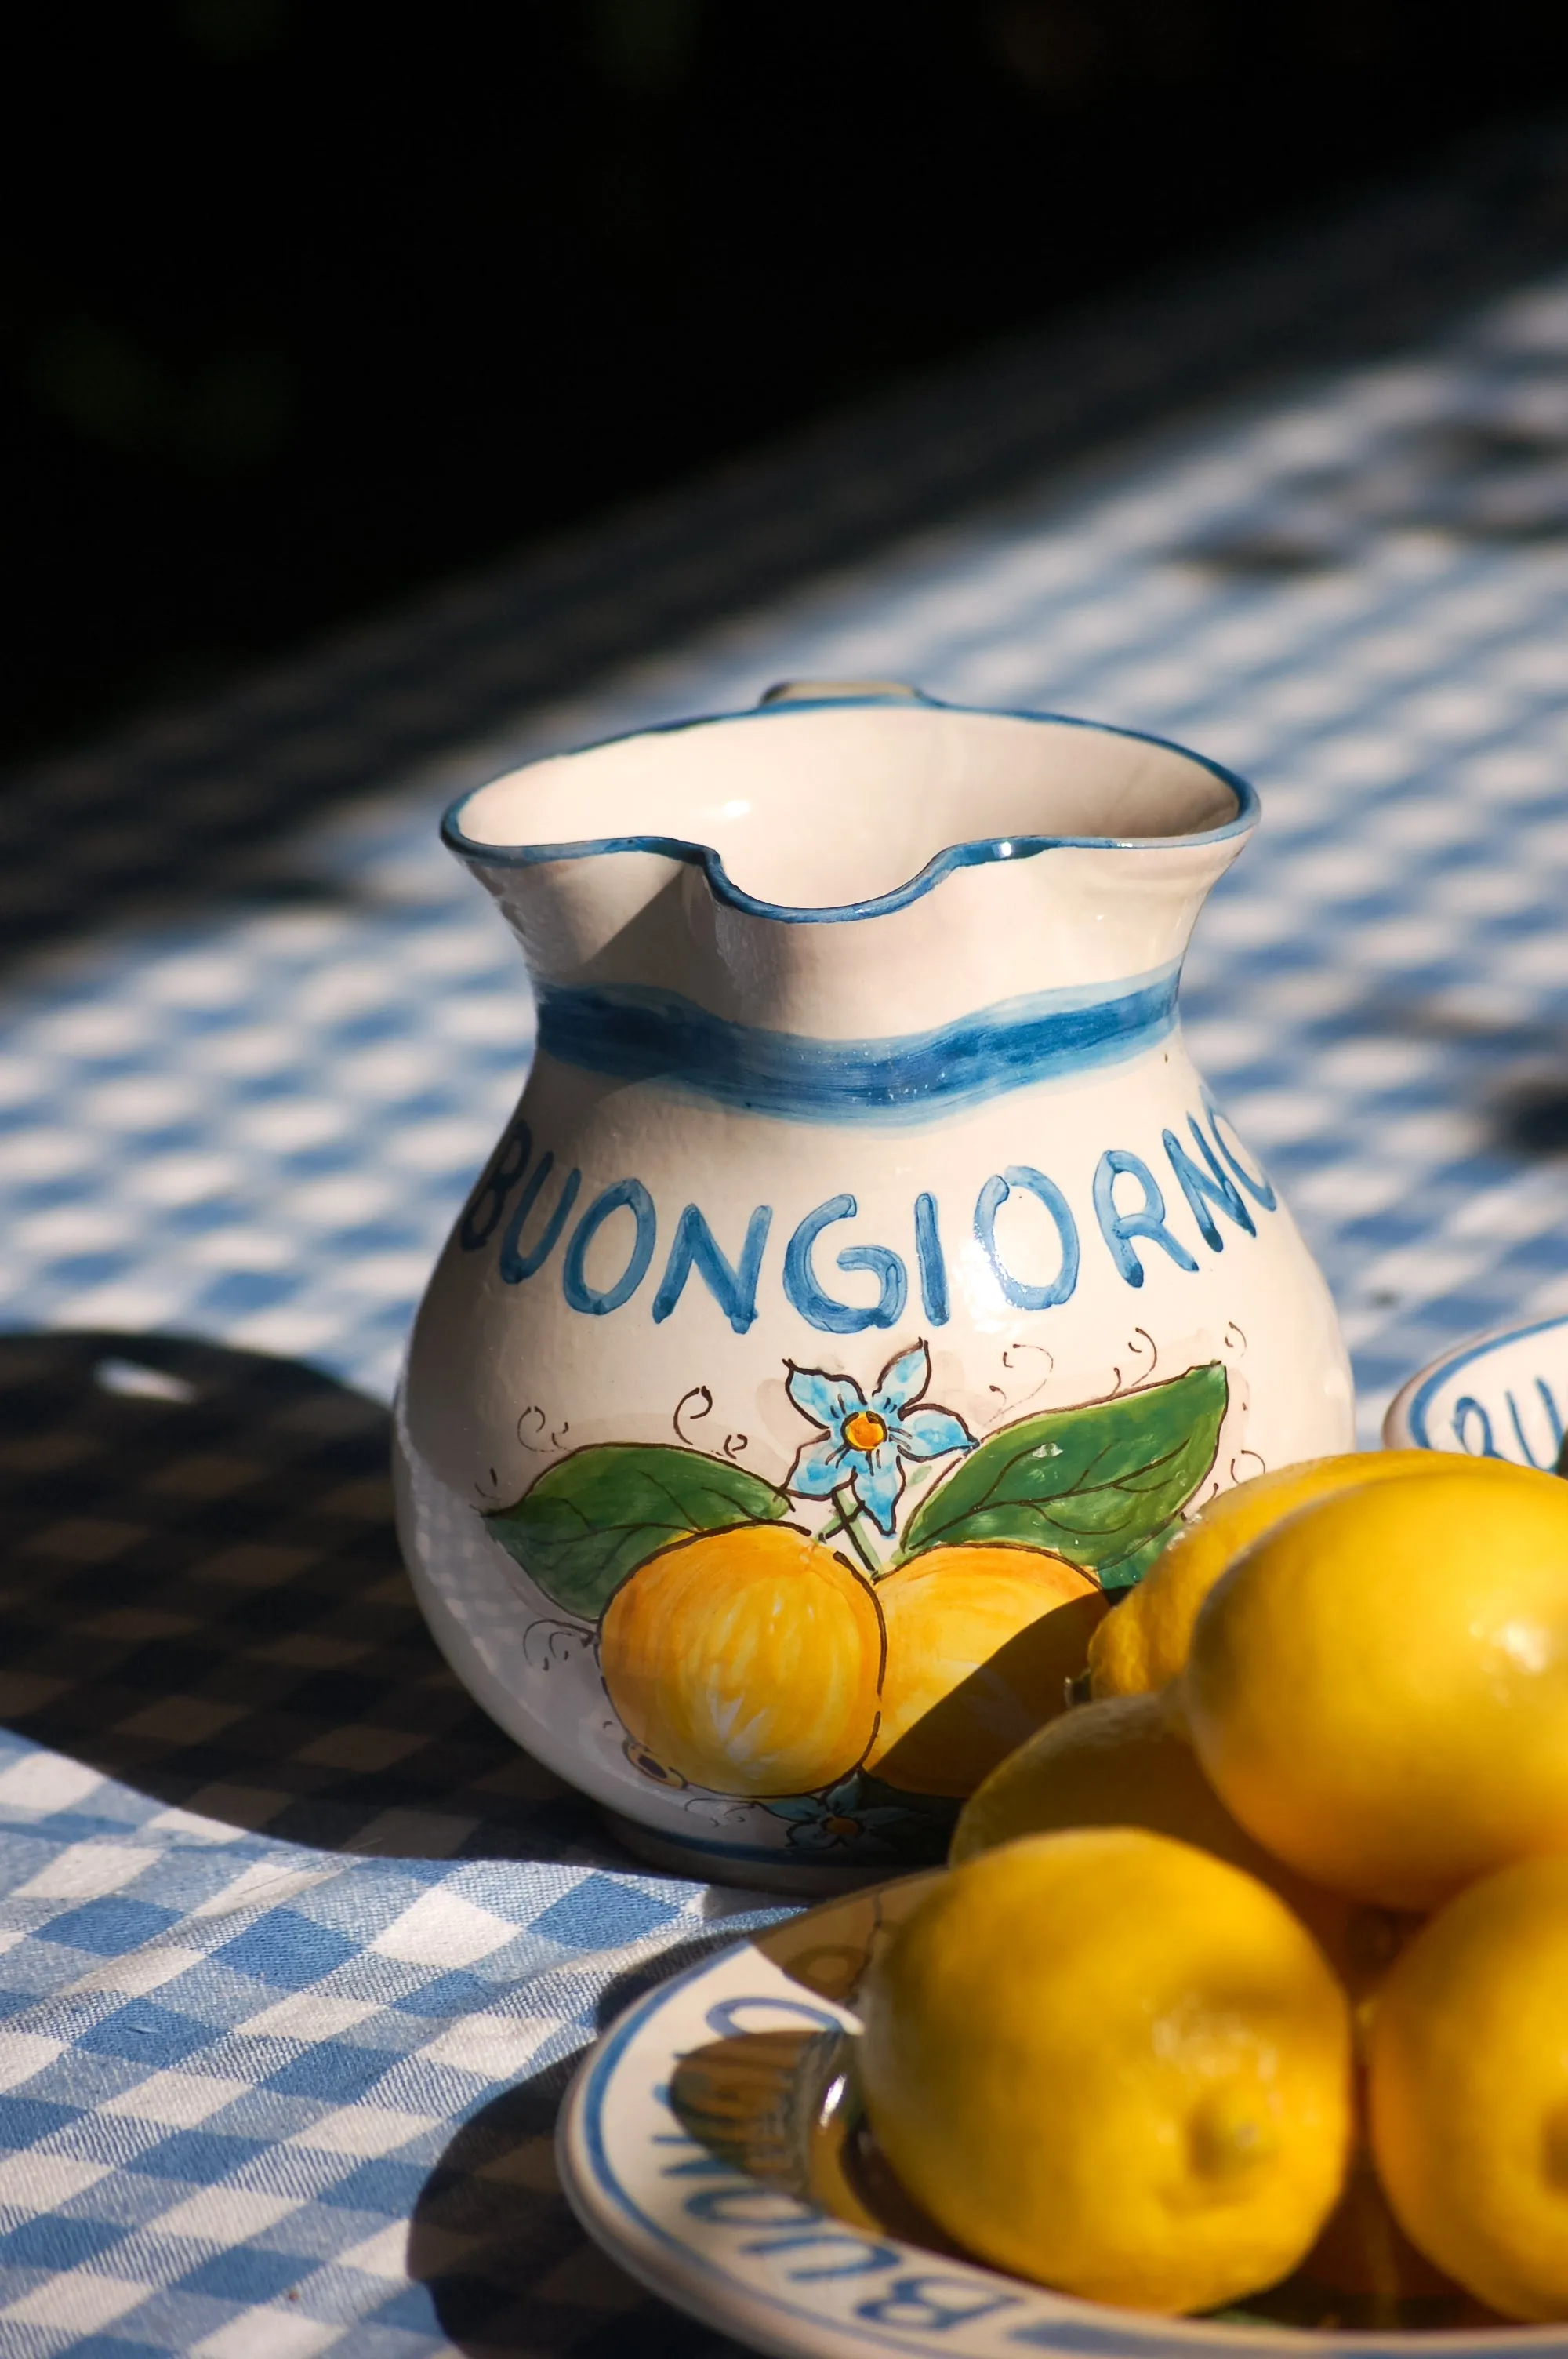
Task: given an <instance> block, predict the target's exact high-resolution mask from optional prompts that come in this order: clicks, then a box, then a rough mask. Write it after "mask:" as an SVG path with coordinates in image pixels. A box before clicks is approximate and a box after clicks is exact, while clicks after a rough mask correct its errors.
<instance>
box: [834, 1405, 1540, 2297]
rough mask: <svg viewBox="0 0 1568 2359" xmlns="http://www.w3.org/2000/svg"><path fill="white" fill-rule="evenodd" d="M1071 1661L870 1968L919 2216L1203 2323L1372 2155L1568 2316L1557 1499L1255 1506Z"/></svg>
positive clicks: (1430, 1488)
mask: <svg viewBox="0 0 1568 2359" xmlns="http://www.w3.org/2000/svg"><path fill="white" fill-rule="evenodd" d="M1090 1669H1091V1674H1092V1679H1091V1685H1092V1692H1093V1696H1094V1699H1095V1700H1094V1701H1091V1702H1088V1703H1087V1704H1084V1705H1082V1706H1080V1707H1078V1708H1076V1709H1075V1710H1073V1711H1071V1712H1067V1713H1066V1714H1065V1716H1064V1717H1062V1718H1061V1719H1059V1720H1057V1721H1055V1722H1054V1723H1052V1724H1051V1725H1049V1726H1048V1727H1046V1728H1044V1729H1043V1730H1042V1731H1041V1732H1040V1734H1038V1735H1036V1736H1035V1737H1033V1738H1032V1739H1031V1740H1030V1742H1029V1743H1028V1744H1026V1745H1023V1746H1022V1748H1021V1749H1020V1750H1019V1751H1018V1752H1017V1753H1015V1754H1013V1755H1012V1756H1011V1758H1009V1759H1008V1760H1007V1761H1005V1762H1004V1763H1003V1764H1002V1766H1001V1767H1000V1768H999V1769H997V1770H995V1771H993V1773H992V1774H991V1776H990V1777H989V1778H988V1779H987V1780H986V1782H985V1784H984V1785H982V1786H981V1787H980V1788H979V1791H978V1792H977V1793H976V1794H975V1795H974V1796H973V1798H972V1799H971V1800H970V1801H969V1803H968V1806H967V1807H966V1809H965V1810H964V1813H963V1815H962V1817H961V1819H960V1821H959V1822H958V1827H957V1835H956V1837H955V1841H954V1845H953V1854H952V1857H953V1863H954V1864H953V1867H952V1870H951V1872H950V1873H949V1874H948V1875H946V1876H944V1877H943V1878H942V1879H941V1881H940V1882H939V1883H938V1884H937V1885H936V1886H935V1887H934V1888H933V1890H932V1891H931V1892H930V1893H929V1894H928V1895H926V1896H925V1897H924V1898H923V1899H922V1900H921V1902H920V1904H919V1905H918V1907H917V1908H915V1910H914V1913H913V1914H912V1915H911V1916H910V1917H909V1918H908V1919H907V1920H906V1921H905V1922H904V1924H903V1926H902V1927H901V1928H900V1929H899V1930H898V1931H897V1932H896V1933H895V1934H894V1935H893V1936H892V1940H890V1941H889V1943H888V1945H887V1947H886V1949H885V1950H884V1951H882V1953H881V1956H880V1957H879V1958H878V1960H877V1961H876V1962H875V1963H874V1965H873V1967H872V1969H871V1973H870V1975H869V1977H868V1982H867V1986H866V1988H865V1990H864V1992H863V1995H862V2015H863V2021H864V2037H863V2039H862V2041H861V2043H860V2050H861V2060H860V2075H861V2081H862V2085H863V2091H864V2096H865V2102H866V2106H867V2111H868V2114H869V2116H870V2119H871V2125H872V2127H873V2129H874V2131H875V2133H876V2135H877V2137H878V2140H879V2143H880V2144H881V2147H882V2148H883V2150H884V2152H885V2153H886V2155H887V2157H888V2159H889V2161H890V2162H891V2163H892V2167H893V2169H894V2170H895V2171H897V2173H898V2174H899V2175H900V2177H901V2178H902V2179H903V2181H904V2183H905V2185H906V2186H907V2188H908V2189H909V2190H910V2192H911V2193H912V2194H913V2195H914V2197H915V2198H916V2199H917V2201H920V2202H921V2203H923V2204H924V2206H925V2209H926V2210H927V2212H929V2213H930V2214H931V2215H932V2217H933V2218H934V2219H935V2221H936V2222H937V2223H939V2224H940V2225H941V2226H942V2227H943V2228H944V2229H945V2230H946V2231H947V2233H948V2234H951V2235H953V2236H955V2237H957V2239H958V2240H959V2241H960V2242H961V2243H962V2244H963V2245H967V2246H968V2248H969V2249H970V2250H971V2251H973V2252H974V2253H976V2254H977V2255H978V2256H980V2257H982V2258H984V2259H987V2260H989V2261H992V2262H994V2263H996V2264H998V2265H1000V2267H1005V2268H1008V2269H1011V2270H1014V2271H1016V2272H1018V2273H1019V2274H1021V2275H1022V2276H1026V2277H1033V2278H1037V2279H1039V2280H1041V2281H1042V2282H1044V2283H1045V2284H1048V2285H1052V2286H1055V2287H1058V2288H1061V2289H1062V2290H1064V2291H1065V2292H1069V2293H1074V2294H1078V2295H1081V2296H1086V2297H1088V2298H1091V2299H1099V2300H1104V2301H1109V2302H1117V2303H1124V2304H1128V2305H1130V2306H1133V2307H1137V2308H1141V2309H1147V2310H1164V2311H1187V2310H1209V2309H1214V2308H1217V2307H1221V2306H1224V2305H1227V2304H1229V2303H1233V2302H1236V2301H1238V2300H1240V2299H1243V2298H1244V2297H1246V2296H1247V2295H1249V2294H1252V2293H1255V2292H1258V2291H1260V2290H1261V2289H1263V2288H1267V2287H1270V2286H1272V2285H1274V2284H1276V2283H1278V2282H1279V2281H1280V2280H1281V2278H1283V2277H1287V2276H1288V2275H1289V2274H1290V2273H1291V2272H1292V2270H1294V2269H1296V2268H1297V2267H1299V2266H1300V2264H1301V2263H1302V2262H1303V2259H1304V2258H1305V2257H1306V2256H1307V2255H1308V2254H1309V2252H1310V2251H1311V2250H1312V2248H1313V2247H1314V2245H1315V2244H1316V2243H1317V2241H1318V2239H1319V2237H1320V2235H1321V2234H1322V2233H1323V2231H1324V2229H1325V2223H1329V2222H1330V2221H1331V2219H1332V2218H1333V2217H1335V2216H1336V2208H1337V2207H1340V2206H1341V2205H1342V2203H1343V2201H1345V2197H1346V2188H1347V2186H1348V2185H1350V2184H1351V2183H1352V2181H1353V2180H1354V2178H1355V2176H1356V2175H1357V2173H1358V2172H1359V2173H1363V2174H1364V2173H1365V2172H1366V2171H1367V2169H1368V2162H1369V2166H1370V2169H1371V2170H1372V2171H1374V2172H1375V2174H1376V2179H1377V2180H1378V2181H1379V2182H1380V2186H1381V2189H1382V2191H1383V2195H1384V2196H1385V2197H1386V2199H1387V2203H1388V2205H1389V2206H1390V2208H1391V2211H1392V2213H1393V2215H1394V2218H1395V2219H1396V2220H1397V2222H1398V2223H1399V2226H1400V2228H1401V2229H1402V2230H1403V2232H1404V2234H1405V2235H1406V2236H1408V2238H1409V2239H1410V2242H1411V2245H1413V2246H1414V2248H1415V2251H1416V2253H1417V2254H1418V2255H1421V2256H1425V2259H1426V2260H1427V2261H1428V2262H1430V2263H1431V2264H1433V2265H1434V2267H1435V2268H1436V2269H1438V2270H1440V2271H1442V2272H1444V2273H1445V2274H1446V2276H1447V2277H1449V2278H1451V2279H1452V2280H1454V2282H1455V2283H1456V2284H1457V2285H1458V2286H1460V2287H1462V2288H1465V2291H1466V2292H1467V2293H1468V2294H1469V2295H1471V2296H1472V2297H1474V2298H1475V2299H1477V2300H1478V2301H1480V2302H1482V2303H1484V2304H1486V2305H1487V2306H1488V2307H1489V2308H1490V2309H1492V2310H1495V2311H1498V2312H1499V2313H1501V2314H1502V2315H1503V2316H1505V2317H1509V2318H1515V2319H1522V2320H1533V2321H1544V2320H1550V2319H1561V2318H1564V2317H1568V1483H1564V1482H1563V1481H1560V1480H1559V1479H1558V1478H1556V1477H1555V1476H1552V1475H1548V1474H1542V1473H1532V1472H1531V1471H1530V1470H1528V1469H1523V1468H1516V1467H1511V1466H1507V1465H1504V1464H1502V1463H1501V1462H1486V1461H1472V1460H1468V1459H1460V1458H1454V1457H1451V1458H1434V1457H1433V1456H1432V1455H1430V1454H1427V1453H1423V1452H1417V1451H1405V1452H1388V1453H1385V1454H1383V1455H1381V1456H1367V1457H1350V1458H1342V1459H1333V1460H1322V1461H1317V1462H1313V1463H1311V1464H1309V1465H1306V1466H1303V1467H1293V1468H1289V1469H1286V1470H1283V1471H1281V1473H1275V1474H1271V1475H1265V1476H1262V1477H1260V1479H1259V1480H1257V1481H1256V1482H1252V1483H1249V1484H1243V1485H1241V1486H1240V1487H1239V1488H1238V1489H1236V1490H1234V1491H1231V1492H1229V1493H1227V1494H1225V1495H1223V1496H1221V1497H1220V1498H1218V1499H1217V1500H1216V1501H1214V1502H1213V1503H1212V1504H1211V1505H1210V1506H1208V1507H1207V1508H1206V1509H1205V1511H1204V1512H1203V1514H1202V1515H1201V1516H1199V1517H1197V1518H1196V1519H1195V1522H1194V1523H1193V1524H1191V1525H1190V1526H1189V1527H1188V1528H1187V1530H1186V1531H1185V1532H1184V1534H1183V1536H1182V1537H1181V1538H1179V1539H1178V1540H1177V1541H1175V1542H1174V1543H1173V1546H1172V1547H1171V1548H1170V1549H1168V1550H1167V1551H1166V1553H1165V1555H1164V1556H1163V1557H1162V1559H1161V1560H1160V1561H1159V1562H1158V1564H1157V1565H1156V1566H1155V1568H1154V1570H1153V1571H1152V1573H1151V1574H1150V1575H1149V1576H1148V1577H1147V1578H1146V1580H1145V1581H1144V1582H1143V1583H1142V1585H1141V1587H1140V1588H1139V1589H1137V1590H1135V1591H1133V1592H1132V1593H1131V1594H1130V1597H1129V1598H1128V1600H1127V1601H1126V1602H1125V1603H1122V1604H1121V1605H1119V1606H1118V1607H1117V1608H1116V1609H1115V1611H1114V1612H1112V1613H1111V1614H1109V1615H1108V1618H1107V1619H1106V1620H1105V1622H1104V1623H1103V1624H1102V1625H1100V1627H1099V1629H1098V1631H1097V1633H1096V1635H1095V1638H1094V1641H1093V1645H1092V1647H1091V1652H1090Z"/></svg>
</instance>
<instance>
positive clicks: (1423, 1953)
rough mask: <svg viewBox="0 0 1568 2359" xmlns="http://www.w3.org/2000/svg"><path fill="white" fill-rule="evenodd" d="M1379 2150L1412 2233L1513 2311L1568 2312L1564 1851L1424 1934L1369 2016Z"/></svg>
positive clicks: (1514, 2314) (1466, 1902)
mask: <svg viewBox="0 0 1568 2359" xmlns="http://www.w3.org/2000/svg"><path fill="white" fill-rule="evenodd" d="M1370 2096H1371V2104H1370V2114H1371V2136H1372V2152H1373V2157H1374V2159H1375V2161H1376V2163H1377V2166H1378V2170H1379V2175H1380V2176H1381V2179H1382V2181H1383V2185H1384V2187H1385V2189H1386V2190H1387V2191H1388V2196H1389V2201H1390V2203H1391V2204H1392V2206H1393V2209H1394V2212H1395V2213H1396V2214H1397V2216H1398V2218H1399V2220H1400V2223H1401V2225H1402V2226H1403V2228H1404V2230H1405V2232H1406V2234H1408V2235H1409V2236H1410V2238H1411V2242H1412V2243H1413V2244H1415V2245H1418V2246H1419V2247H1420V2248H1421V2250H1422V2252H1423V2253H1424V2254H1425V2255H1426V2256H1427V2258H1428V2259H1429V2260H1431V2261H1433V2262H1435V2264H1436V2265H1437V2267H1439V2268H1442V2269H1446V2270H1447V2272H1448V2274H1449V2275H1450V2276H1451V2277H1456V2278H1457V2279H1458V2281H1459V2283H1460V2284H1461V2285H1463V2286H1465V2288H1467V2289H1468V2290H1469V2291H1470V2292H1471V2293H1473V2294H1475V2295H1476V2296H1477V2297H1478V2298H1479V2299H1481V2300H1482V2301H1485V2302H1488V2303H1490V2305H1491V2307H1492V2308H1493V2309H1494V2310H1501V2311H1502V2312H1503V2313H1504V2315H1505V2316H1506V2317H1509V2318H1520V2319H1534V2320H1546V2319H1553V2318H1568V1858H1564V1857H1559V1858H1555V1859H1535V1860H1528V1861H1525V1862H1524V1863H1523V1864H1520V1865H1518V1866H1514V1867H1509V1868H1505V1869H1503V1870H1502V1871H1501V1873H1500V1874H1498V1875H1490V1876H1487V1877H1485V1878H1484V1879H1483V1880H1482V1882H1480V1883H1479V1884H1473V1885H1472V1886H1470V1887H1469V1889H1468V1890H1467V1891H1465V1892H1462V1893H1461V1894H1460V1896H1459V1897H1458V1898H1457V1899H1456V1900H1453V1901H1451V1902H1450V1903H1449V1905H1448V1907H1447V1908H1444V1909H1443V1910H1442V1911H1441V1912H1440V1913H1439V1914H1438V1915H1437V1916H1435V1917H1434V1918H1433V1919H1432V1920H1431V1922H1430V1923H1429V1924H1428V1925H1426V1926H1425V1927H1424V1928H1423V1930H1422V1931H1421V1932H1420V1933H1419V1934H1418V1935H1417V1936H1416V1938H1415V1940H1413V1941H1412V1942H1411V1946H1410V1948H1409V1949H1408V1950H1407V1951H1405V1953H1404V1956H1403V1957H1402V1958H1401V1959H1400V1962H1399V1963H1398V1965H1396V1966H1395V1968H1394V1969H1393V1972H1392V1973H1390V1976H1389V1979H1388V1981H1387V1983H1386V1984H1384V1986H1383V1991H1382V1995H1381V1996H1380V1997H1379V2001H1378V2006H1377V2010H1376V2012H1375V2014H1374V2016H1373V2019H1372V2041H1371V2071H1370Z"/></svg>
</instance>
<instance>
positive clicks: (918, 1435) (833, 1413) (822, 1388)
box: [786, 1343, 975, 1534]
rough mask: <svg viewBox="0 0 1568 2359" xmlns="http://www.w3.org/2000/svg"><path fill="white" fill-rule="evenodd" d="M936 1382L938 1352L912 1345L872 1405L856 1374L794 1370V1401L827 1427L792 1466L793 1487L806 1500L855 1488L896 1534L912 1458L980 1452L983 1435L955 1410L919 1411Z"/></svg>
mask: <svg viewBox="0 0 1568 2359" xmlns="http://www.w3.org/2000/svg"><path fill="white" fill-rule="evenodd" d="M930 1382H931V1354H930V1353H929V1352H928V1351H927V1350H926V1348H925V1343H912V1344H911V1346H910V1348H909V1350H908V1351H907V1352H901V1353H899V1355H898V1357H897V1359H896V1360H890V1361H889V1362H888V1364H887V1366H886V1367H885V1368H884V1369H883V1370H882V1372H881V1375H880V1376H879V1377H878V1378H877V1384H876V1390H875V1391H874V1392H873V1393H872V1395H871V1398H870V1400H868V1399H867V1398H866V1396H865V1394H864V1393H863V1392H862V1391H861V1390H860V1386H859V1385H858V1384H857V1383H856V1382H855V1379H854V1377H853V1376H830V1375H825V1374H824V1372H823V1371H822V1370H821V1369H820V1368H795V1367H792V1368H791V1370H790V1372H789V1397H790V1398H791V1400H792V1401H794V1403H795V1407H796V1408H797V1409H799V1410H800V1412H801V1414H802V1416H803V1417H808V1418H809V1419H811V1422H812V1423H813V1425H818V1426H820V1427H821V1428H822V1432H823V1439H822V1440H820V1441H808V1442H806V1445H805V1447H804V1448H803V1449H802V1450H801V1451H800V1452H799V1454H798V1456H797V1457H796V1459H795V1464H794V1465H793V1466H792V1467H791V1468H790V1472H789V1480H788V1483H787V1485H786V1487H787V1488H788V1489H789V1490H791V1491H793V1492H794V1493H795V1496H796V1497H797V1498H801V1499H827V1498H830V1497H831V1496H832V1495H833V1493H834V1492H835V1491H838V1490H839V1489H841V1488H842V1487H843V1485H844V1484H849V1489H850V1491H851V1492H852V1494H853V1495H854V1497H855V1500H856V1503H857V1505H859V1506H862V1507H864V1508H865V1510H866V1512H867V1514H868V1515H869V1516H870V1517H871V1519H872V1521H873V1522H874V1523H875V1524H876V1526H877V1527H878V1529H879V1530H880V1531H882V1532H886V1533H889V1534H891V1533H892V1524H893V1515H894V1511H895V1510H896V1508H897V1506H898V1503H899V1498H900V1495H902V1493H903V1484H904V1473H903V1462H904V1460H905V1459H906V1458H916V1459H919V1458H942V1457H945V1456H946V1453H947V1451H950V1450H972V1449H973V1448H974V1446H975V1437H974V1435H973V1434H972V1433H970V1432H969V1431H968V1430H967V1428H966V1427H965V1425H964V1424H963V1421H962V1420H961V1419H958V1418H956V1417H955V1416H954V1415H953V1412H952V1410H951V1409H946V1408H930V1407H927V1408H916V1407H915V1403H916V1402H917V1401H918V1400H919V1399H920V1397H921V1395H922V1394H923V1393H924V1392H925V1387H926V1386H927V1385H928V1384H929V1383H930Z"/></svg>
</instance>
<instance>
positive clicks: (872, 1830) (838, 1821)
mask: <svg viewBox="0 0 1568 2359" xmlns="http://www.w3.org/2000/svg"><path fill="white" fill-rule="evenodd" d="M762 1807H763V1809H764V1810H769V1811H771V1812H772V1814H773V1817H774V1818H775V1819H784V1820H786V1821H788V1823H789V1833H788V1834H787V1836H786V1837H785V1838H784V1840H785V1841H786V1843H789V1844H790V1846H791V1848H792V1849H794V1850H795V1851H848V1850H851V1849H853V1848H854V1847H855V1846H856V1845H858V1844H861V1843H865V1842H866V1841H867V1840H868V1838H869V1839H870V1840H871V1844H872V1847H873V1848H875V1847H876V1844H877V1838H878V1837H879V1836H884V1833H885V1830H887V1829H889V1828H891V1827H894V1826H897V1825H900V1824H902V1823H903V1821H905V1820H906V1819H910V1818H912V1817H913V1816H914V1813H913V1812H912V1811H911V1810H910V1809H909V1807H908V1805H907V1804H903V1805H900V1806H897V1807H892V1808H890V1807H889V1805H888V1804H886V1803H885V1802H883V1803H874V1804H872V1805H871V1806H870V1807H868V1806H867V1803H866V1801H865V1798H864V1793H863V1789H862V1786H861V1780H860V1772H859V1770H851V1771H850V1773H849V1777H841V1778H840V1779H839V1781H838V1785H837V1786H830V1787H829V1788H827V1792H826V1793H822V1794H788V1795H785V1796H784V1797H783V1798H782V1799H777V1800H774V1801H771V1802H765V1803H764V1804H763V1806H762Z"/></svg>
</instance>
